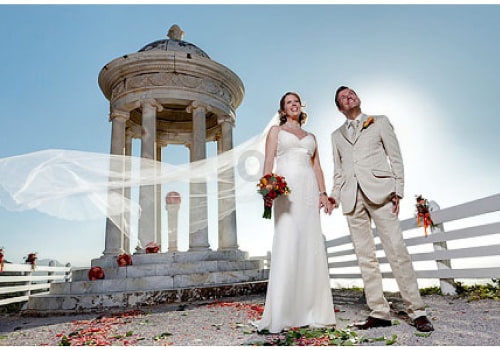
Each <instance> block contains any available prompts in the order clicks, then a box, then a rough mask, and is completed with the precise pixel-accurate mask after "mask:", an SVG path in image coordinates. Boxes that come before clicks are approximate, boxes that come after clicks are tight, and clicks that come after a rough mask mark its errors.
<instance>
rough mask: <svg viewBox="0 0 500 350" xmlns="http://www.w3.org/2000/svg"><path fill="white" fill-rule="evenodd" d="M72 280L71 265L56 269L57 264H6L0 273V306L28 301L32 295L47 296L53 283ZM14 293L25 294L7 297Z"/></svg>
mask: <svg viewBox="0 0 500 350" xmlns="http://www.w3.org/2000/svg"><path fill="white" fill-rule="evenodd" d="M70 279H71V264H69V263H68V264H66V266H65V267H56V266H55V262H54V261H51V262H49V266H39V265H35V269H34V270H33V269H32V267H31V265H30V264H9V263H5V264H4V269H3V272H2V273H0V306H2V305H8V304H13V303H18V302H23V301H28V299H29V297H30V295H34V294H37V295H39V294H47V293H48V290H49V288H50V283H52V282H64V281H69V280H70ZM13 293H23V295H21V296H14V297H5V295H8V294H13Z"/></svg>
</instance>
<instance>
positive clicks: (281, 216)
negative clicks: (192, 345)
mask: <svg viewBox="0 0 500 350" xmlns="http://www.w3.org/2000/svg"><path fill="white" fill-rule="evenodd" d="M315 148H316V145H315V140H314V137H313V136H312V135H309V134H308V135H307V136H305V137H303V138H302V139H299V138H298V137H297V136H295V135H294V134H292V133H290V132H287V131H286V130H280V132H279V133H278V148H277V158H276V169H275V173H276V174H277V175H280V176H284V177H285V180H286V182H287V184H288V187H289V188H290V191H291V193H290V194H289V195H288V196H280V197H278V198H277V199H276V200H275V201H274V204H273V207H274V214H273V215H274V238H273V248H272V256H271V271H270V274H269V284H268V287H267V294H266V302H265V307H264V313H263V315H262V319H261V320H259V321H257V322H255V324H256V326H257V329H258V330H259V331H260V330H264V329H265V330H268V331H269V332H271V333H278V332H281V331H282V330H283V329H285V328H291V327H301V326H310V327H318V328H322V327H329V328H331V327H333V326H334V325H335V323H336V322H335V311H334V308H333V301H332V294H331V290H330V278H329V272H328V266H327V258H326V251H325V244H324V239H323V235H322V232H321V223H320V212H319V208H318V204H319V197H318V183H317V181H316V177H315V175H314V171H313V169H312V163H311V157H312V155H313V153H314V150H315Z"/></svg>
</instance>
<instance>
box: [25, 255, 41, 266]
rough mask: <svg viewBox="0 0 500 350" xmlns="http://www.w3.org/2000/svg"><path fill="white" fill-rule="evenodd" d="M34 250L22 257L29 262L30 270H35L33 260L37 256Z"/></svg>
mask: <svg viewBox="0 0 500 350" xmlns="http://www.w3.org/2000/svg"><path fill="white" fill-rule="evenodd" d="M36 254H37V253H36V252H35V253H29V254H28V256H27V257H26V256H25V257H24V262H25V263H27V264H31V269H32V270H35V261H36V259H38V257H37V256H36Z"/></svg>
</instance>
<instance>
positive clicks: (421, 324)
mask: <svg viewBox="0 0 500 350" xmlns="http://www.w3.org/2000/svg"><path fill="white" fill-rule="evenodd" d="M413 322H414V324H415V327H416V328H417V330H418V331H420V332H432V331H433V330H434V327H433V326H432V323H431V321H429V319H428V318H427V317H426V316H420V317H417V318H416V319H415V320H414V321H413Z"/></svg>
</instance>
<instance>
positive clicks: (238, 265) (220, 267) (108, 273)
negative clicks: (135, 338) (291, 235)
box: [71, 260, 263, 282]
mask: <svg viewBox="0 0 500 350" xmlns="http://www.w3.org/2000/svg"><path fill="white" fill-rule="evenodd" d="M262 268H263V262H262V261H261V260H244V261H228V260H222V261H221V260H208V261H193V262H172V263H158V264H141V265H129V266H123V267H107V268H104V274H105V279H106V280H114V279H124V278H136V277H147V276H175V275H188V274H191V273H205V272H216V271H220V272H221V271H231V270H232V271H234V270H254V269H262ZM88 271H89V269H87V268H86V269H74V270H72V272H71V279H72V281H73V282H79V281H88Z"/></svg>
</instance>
